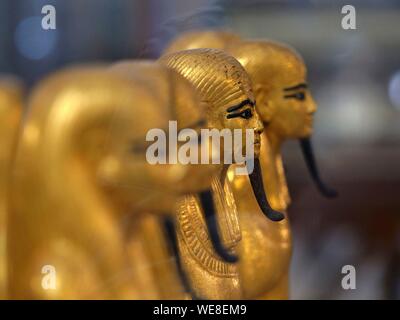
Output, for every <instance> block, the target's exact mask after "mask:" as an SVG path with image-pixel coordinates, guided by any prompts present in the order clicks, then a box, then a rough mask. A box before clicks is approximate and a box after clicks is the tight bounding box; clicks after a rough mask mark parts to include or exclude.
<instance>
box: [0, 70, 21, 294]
mask: <svg viewBox="0 0 400 320" xmlns="http://www.w3.org/2000/svg"><path fill="white" fill-rule="evenodd" d="M22 96H23V93H22V86H21V84H20V83H19V82H18V80H15V79H11V78H9V77H6V78H0V299H4V298H7V294H6V280H7V261H6V248H7V246H6V232H7V192H8V183H9V176H10V171H11V165H12V158H13V154H14V150H15V142H16V137H17V131H18V128H19V123H20V118H21V113H22V103H23V102H22V100H23V98H22Z"/></svg>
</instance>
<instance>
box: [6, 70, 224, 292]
mask: <svg viewBox="0 0 400 320" xmlns="http://www.w3.org/2000/svg"><path fill="white" fill-rule="evenodd" d="M153 69H154V70H156V69H157V67H153ZM140 71H143V70H142V67H140V66H138V67H137V72H140ZM155 76H157V77H160V78H162V77H164V79H166V80H168V83H169V84H170V87H168V88H167V87H166V86H162V87H156V86H154V87H152V88H151V89H152V90H149V89H150V88H149V87H148V84H147V83H146V84H143V83H140V82H139V81H135V80H133V79H132V78H131V77H127V76H123V75H120V74H118V73H117V72H113V71H110V70H107V69H106V68H105V67H104V68H103V67H101V68H100V67H96V68H89V67H87V68H80V69H77V68H75V69H71V70H64V71H61V72H58V73H56V74H54V75H52V76H50V77H48V78H47V79H46V80H44V81H42V82H41V83H40V84H39V85H38V87H37V88H36V89H35V90H34V92H33V94H32V96H31V97H30V99H29V103H28V115H27V118H26V120H25V122H24V127H23V130H22V132H21V135H20V137H19V144H18V149H17V152H16V161H15V166H14V168H13V175H12V180H11V197H10V202H11V206H10V212H9V230H10V232H9V234H8V240H9V241H8V257H9V263H10V267H9V282H8V284H9V292H10V297H11V298H18V299H26V298H36V299H48V298H50V299H53V298H57V299H105V298H111V299H149V298H151V299H158V298H174V297H175V298H178V297H184V296H185V295H184V292H183V288H182V286H181V283H180V281H179V280H180V279H179V277H178V275H179V271H178V270H176V267H175V264H174V263H172V262H173V259H171V257H170V256H169V255H168V252H169V248H168V243H165V241H164V239H163V237H161V236H162V234H163V233H164V229H163V228H162V225H161V224H159V223H157V221H156V220H154V219H155V218H156V216H155V215H150V214H156V215H158V216H161V218H162V217H168V216H169V215H172V214H173V208H174V205H175V202H176V199H177V198H178V197H180V196H181V195H183V194H185V193H188V192H198V191H201V190H202V188H203V186H202V184H203V185H204V186H205V187H208V186H209V185H210V183H211V178H212V176H213V175H214V174H215V172H217V169H218V167H216V166H211V165H208V166H207V165H202V166H196V165H182V164H179V163H178V164H165V165H161V164H156V165H153V164H150V163H149V162H148V161H147V158H146V149H147V147H148V144H149V142H148V141H146V135H147V132H148V131H149V130H150V129H153V128H160V129H165V128H168V122H169V120H171V119H172V120H176V121H178V123H181V124H182V125H185V126H188V127H190V128H193V129H198V127H199V126H201V125H202V123H204V118H203V115H202V113H201V112H200V109H199V100H198V98H197V95H196V93H195V91H194V90H193V89H192V87H191V86H190V84H188V83H187V82H186V80H185V79H184V78H183V77H181V76H179V75H178V74H176V73H175V72H172V70H168V69H167V68H165V67H163V66H158V74H157V75H156V74H155ZM167 89H168V90H167ZM171 95H172V96H171ZM161 97H162V98H161ZM186 114H190V115H191V119H187V118H186V117H185V115H186ZM187 120H189V121H187ZM159 262H160V263H161V264H162V266H161V267H159V266H158V265H157V263H159ZM161 269H162V270H161ZM178 269H179V268H178ZM175 271H178V272H175ZM160 273H164V274H163V276H165V277H163V278H162V279H161V281H160V282H159V281H158V280H160V278H158V277H159V276H160Z"/></svg>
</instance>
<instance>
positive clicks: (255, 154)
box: [254, 143, 261, 158]
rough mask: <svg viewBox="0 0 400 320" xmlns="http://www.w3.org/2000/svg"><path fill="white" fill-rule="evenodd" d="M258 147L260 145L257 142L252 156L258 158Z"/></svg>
mask: <svg viewBox="0 0 400 320" xmlns="http://www.w3.org/2000/svg"><path fill="white" fill-rule="evenodd" d="M260 147H261V145H260V144H259V143H256V144H255V145H254V158H258V157H259V156H260Z"/></svg>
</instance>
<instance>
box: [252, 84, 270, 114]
mask: <svg viewBox="0 0 400 320" xmlns="http://www.w3.org/2000/svg"><path fill="white" fill-rule="evenodd" d="M253 90H254V96H255V99H256V108H257V112H258V114H259V115H260V116H261V119H262V121H263V122H270V121H271V119H272V116H273V108H272V105H271V103H270V101H269V99H268V94H267V92H268V89H267V87H266V86H263V85H256V86H254V87H253Z"/></svg>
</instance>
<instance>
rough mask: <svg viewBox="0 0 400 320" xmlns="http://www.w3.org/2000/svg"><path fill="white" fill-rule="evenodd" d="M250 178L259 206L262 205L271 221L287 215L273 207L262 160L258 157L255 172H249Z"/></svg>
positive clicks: (255, 160)
mask: <svg viewBox="0 0 400 320" xmlns="http://www.w3.org/2000/svg"><path fill="white" fill-rule="evenodd" d="M249 178H250V183H251V187H252V189H253V193H254V196H255V197H256V199H257V203H258V206H259V207H260V209H261V211H262V212H263V213H264V215H265V216H266V217H267V218H268V219H270V220H271V221H281V220H283V219H284V218H285V216H284V215H283V214H282V213H281V212H278V211H275V210H274V209H272V208H271V206H270V204H269V202H268V200H267V196H266V194H265V189H264V183H263V178H262V172H261V166H260V160H259V159H258V158H255V159H254V168H253V172H252V173H250V174H249Z"/></svg>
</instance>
